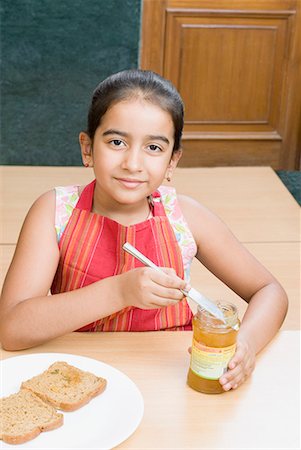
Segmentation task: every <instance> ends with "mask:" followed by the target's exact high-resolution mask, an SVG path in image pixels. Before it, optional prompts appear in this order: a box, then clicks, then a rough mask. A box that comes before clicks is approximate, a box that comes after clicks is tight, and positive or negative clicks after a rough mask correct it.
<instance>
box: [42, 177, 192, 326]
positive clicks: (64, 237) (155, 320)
mask: <svg viewBox="0 0 301 450" xmlns="http://www.w3.org/2000/svg"><path fill="white" fill-rule="evenodd" d="M94 187H95V180H94V181H93V182H92V183H90V184H89V185H87V186H86V187H85V188H84V190H83V192H82V194H81V195H80V196H79V186H66V187H57V188H55V191H56V216H55V228H56V233H57V238H58V245H59V249H60V260H59V265H58V269H57V272H56V275H55V278H54V280H53V283H52V287H51V292H52V293H53V294H55V293H59V292H66V291H70V290H74V289H78V288H80V287H83V286H86V285H88V284H90V283H93V282H95V281H97V280H100V279H102V278H105V277H108V276H113V275H118V274H121V273H123V272H125V271H128V270H131V269H133V268H135V267H140V266H142V264H141V263H140V262H139V261H138V260H136V258H134V257H132V256H131V255H128V254H127V253H126V252H124V250H123V249H122V245H123V244H124V242H126V241H127V242H129V243H131V244H132V245H134V246H135V247H137V248H138V249H139V250H140V251H141V252H142V253H144V254H145V255H146V256H147V257H148V258H149V259H151V260H152V261H153V262H154V263H155V264H157V265H159V266H161V267H173V268H174V269H175V270H176V272H177V274H178V276H180V277H181V278H185V279H186V280H187V281H189V279H190V265H191V262H192V259H193V257H194V256H195V254H196V243H195V241H194V238H193V236H192V234H191V232H190V230H189V228H188V225H187V223H186V221H185V218H184V217H183V214H182V212H181V209H180V207H179V203H178V201H177V197H176V192H175V189H174V188H170V187H166V186H161V187H160V188H159V190H158V191H156V192H155V193H153V195H152V196H151V197H152V202H151V208H152V213H153V217H151V218H150V219H148V220H146V221H144V222H141V223H138V224H135V225H131V226H127V227H126V226H123V225H121V224H119V223H118V222H115V221H114V220H112V219H109V218H108V217H104V216H101V215H99V214H96V213H92V212H91V209H92V204H93V194H94ZM100 301H101V299H100ZM106 301H108V299H106ZM191 319H192V312H191V310H190V308H189V305H188V303H187V301H186V299H183V300H181V301H180V302H178V303H177V304H176V305H169V306H167V307H163V308H157V309H153V310H143V309H140V308H136V307H128V308H124V309H123V310H121V311H119V312H116V313H114V314H111V315H110V316H109V317H105V318H101V319H99V320H97V321H95V322H94V323H92V324H87V325H86V326H84V327H82V328H81V329H80V330H78V331H146V330H184V329H191Z"/></svg>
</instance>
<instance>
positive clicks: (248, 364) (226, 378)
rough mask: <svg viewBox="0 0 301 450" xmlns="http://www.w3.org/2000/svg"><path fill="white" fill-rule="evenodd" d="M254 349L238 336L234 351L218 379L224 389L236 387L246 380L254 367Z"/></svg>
mask: <svg viewBox="0 0 301 450" xmlns="http://www.w3.org/2000/svg"><path fill="white" fill-rule="evenodd" d="M255 356H256V354H255V351H254V349H253V348H252V347H251V345H250V344H249V343H248V342H247V341H245V340H243V339H240V338H239V337H238V339H237V347H236V352H235V355H234V356H233V358H232V359H231V360H230V362H229V364H228V370H227V372H226V373H224V375H222V376H221V378H220V379H219V382H220V384H221V385H222V387H223V389H224V390H225V391H229V390H230V389H237V388H238V387H239V386H240V385H241V384H242V383H244V382H245V381H246V379H247V378H248V376H249V375H251V373H252V372H253V370H254V367H255Z"/></svg>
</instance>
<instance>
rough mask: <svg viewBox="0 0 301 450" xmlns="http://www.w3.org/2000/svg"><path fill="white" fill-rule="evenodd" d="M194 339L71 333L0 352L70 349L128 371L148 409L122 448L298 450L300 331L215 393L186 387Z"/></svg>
mask: <svg viewBox="0 0 301 450" xmlns="http://www.w3.org/2000/svg"><path fill="white" fill-rule="evenodd" d="M191 338H192V333H191V332H188V331H187V332H146V333H72V334H68V335H66V336H63V337H60V338H57V339H55V340H53V341H51V342H48V343H46V344H44V345H41V346H39V347H36V348H34V349H31V350H26V351H21V352H18V353H14V352H6V351H3V350H2V352H1V358H2V359H5V358H8V357H14V356H16V355H20V354H32V353H44V352H46V353H47V352H59V353H70V354H75V355H81V356H86V357H90V358H95V359H96V360H99V361H102V362H104V363H106V364H109V365H111V366H113V367H115V368H116V369H118V370H120V371H122V372H123V373H125V374H126V375H127V376H128V377H130V378H131V379H132V380H133V381H134V383H135V384H136V385H137V387H138V388H139V390H140V391H141V393H142V396H143V399H144V409H145V410H144V416H143V419H142V422H141V424H140V425H139V427H138V428H137V430H136V431H135V432H134V434H133V435H132V436H131V437H129V438H128V439H127V440H126V441H125V442H123V443H122V444H120V446H118V448H120V449H121V448H122V449H139V450H141V449H146V448H147V449H173V450H174V449H205V448H206V449H221V448H223V449H250V448H252V449H271V448H273V449H278V448H279V449H280V448H286V449H293V448H295V449H296V448H300V435H299V431H300V427H299V421H300V403H299V401H300V397H299V395H300V382H299V369H300V332H299V331H281V332H279V334H278V335H277V336H276V337H275V338H274V340H273V341H272V342H271V343H270V344H269V345H268V346H267V347H266V348H265V349H264V350H263V351H262V352H261V353H260V355H258V357H257V366H256V369H255V371H254V373H253V375H252V376H251V377H250V378H249V379H248V380H247V381H246V382H245V384H244V385H242V386H241V387H240V388H239V389H237V390H235V391H230V392H227V393H223V394H218V395H206V394H202V393H199V392H196V391H194V390H192V389H191V388H190V387H188V386H187V385H186V376H187V371H188V367H189V354H188V351H187V349H188V347H189V346H190V345H191ZM4 382H5V380H4ZM109 382H110V380H108V383H109ZM92 401H93V400H92ZM115 406H116V405H115ZM86 408H88V406H86Z"/></svg>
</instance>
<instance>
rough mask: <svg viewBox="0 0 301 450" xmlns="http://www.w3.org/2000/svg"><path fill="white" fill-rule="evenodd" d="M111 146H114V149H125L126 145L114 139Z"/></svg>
mask: <svg viewBox="0 0 301 450" xmlns="http://www.w3.org/2000/svg"><path fill="white" fill-rule="evenodd" d="M110 144H112V145H113V147H118V148H120V147H123V146H124V145H125V144H124V142H123V141H121V140H120V139H112V141H110Z"/></svg>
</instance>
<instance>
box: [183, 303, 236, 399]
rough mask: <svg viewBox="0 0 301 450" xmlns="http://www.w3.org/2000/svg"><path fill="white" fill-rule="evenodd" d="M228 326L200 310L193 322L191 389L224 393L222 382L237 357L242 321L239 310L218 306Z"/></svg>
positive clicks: (228, 304)
mask: <svg viewBox="0 0 301 450" xmlns="http://www.w3.org/2000/svg"><path fill="white" fill-rule="evenodd" d="M218 306H219V308H220V309H221V310H222V311H223V313H224V317H225V323H223V322H222V321H221V320H219V319H217V318H216V317H214V316H212V315H211V314H210V313H209V312H208V311H206V310H205V309H203V308H201V307H200V306H198V310H197V313H196V315H195V316H194V318H193V320H192V326H193V342H192V349H191V359H190V367H189V372H188V377H187V383H188V385H189V386H190V387H191V388H193V389H195V390H196V391H199V392H204V393H205V394H220V393H222V392H224V390H223V388H222V386H221V384H220V382H219V378H220V377H221V376H222V375H223V374H224V373H225V372H226V371H227V367H228V363H229V361H230V359H231V358H232V356H233V355H234V353H235V349H236V337H237V333H238V330H239V325H240V322H239V319H238V314H237V308H236V306H234V305H232V304H231V303H218Z"/></svg>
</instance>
